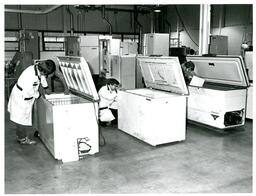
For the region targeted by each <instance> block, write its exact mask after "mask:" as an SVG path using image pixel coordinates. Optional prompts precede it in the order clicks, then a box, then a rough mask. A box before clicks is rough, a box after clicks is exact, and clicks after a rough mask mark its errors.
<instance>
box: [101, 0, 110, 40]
mask: <svg viewBox="0 0 256 196" xmlns="http://www.w3.org/2000/svg"><path fill="white" fill-rule="evenodd" d="M102 19H103V20H104V21H106V22H107V23H108V25H109V34H110V35H112V25H111V23H110V22H109V21H108V20H107V19H106V16H105V6H104V5H103V6H102Z"/></svg>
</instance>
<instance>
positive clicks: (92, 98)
mask: <svg viewBox="0 0 256 196" xmlns="http://www.w3.org/2000/svg"><path fill="white" fill-rule="evenodd" d="M58 61H59V65H60V67H61V70H62V72H63V75H64V78H65V81H66V83H67V86H68V87H69V90H70V92H71V94H70V95H64V94H50V95H47V96H46V98H40V99H39V101H38V105H37V110H38V115H39V117H38V119H39V121H38V130H39V134H40V138H41V140H42V141H43V143H44V144H45V146H46V147H47V148H48V149H49V151H50V152H51V154H52V155H53V156H54V158H55V159H58V160H62V161H63V162H68V161H77V160H79V159H81V158H84V157H85V156H86V155H87V154H95V153H97V152H99V133H98V104H97V101H98V99H99V97H98V94H97V91H96V88H95V86H94V83H93V80H92V76H91V73H90V71H89V67H88V64H87V63H86V61H85V59H84V58H83V57H58Z"/></svg>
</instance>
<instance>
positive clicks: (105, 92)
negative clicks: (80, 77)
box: [98, 78, 120, 125]
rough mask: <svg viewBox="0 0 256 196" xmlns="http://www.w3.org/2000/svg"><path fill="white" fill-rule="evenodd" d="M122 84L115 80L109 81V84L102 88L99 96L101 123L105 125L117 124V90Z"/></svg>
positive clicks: (110, 79)
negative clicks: (109, 123) (108, 123)
mask: <svg viewBox="0 0 256 196" xmlns="http://www.w3.org/2000/svg"><path fill="white" fill-rule="evenodd" d="M119 86H120V83H119V82H118V81H117V80H116V79H114V78H109V79H107V84H106V85H105V86H103V87H101V88H100V90H99V92H98V94H99V97H100V103H99V108H100V122H101V124H102V125H105V124H104V123H107V122H111V121H112V123H117V89H118V87H119Z"/></svg>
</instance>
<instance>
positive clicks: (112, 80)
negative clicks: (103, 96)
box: [107, 78, 120, 85]
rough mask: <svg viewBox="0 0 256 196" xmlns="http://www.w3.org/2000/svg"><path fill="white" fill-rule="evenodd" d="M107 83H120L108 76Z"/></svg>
mask: <svg viewBox="0 0 256 196" xmlns="http://www.w3.org/2000/svg"><path fill="white" fill-rule="evenodd" d="M107 84H108V85H114V84H116V85H119V84H120V83H119V82H118V81H117V80H116V79H115V78H108V79H107Z"/></svg>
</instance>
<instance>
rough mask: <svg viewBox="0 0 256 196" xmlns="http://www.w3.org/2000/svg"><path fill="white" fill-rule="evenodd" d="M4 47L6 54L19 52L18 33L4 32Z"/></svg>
mask: <svg viewBox="0 0 256 196" xmlns="http://www.w3.org/2000/svg"><path fill="white" fill-rule="evenodd" d="M4 46H5V51H7V52H15V51H19V40H18V32H16V31H6V32H5V37H4Z"/></svg>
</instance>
